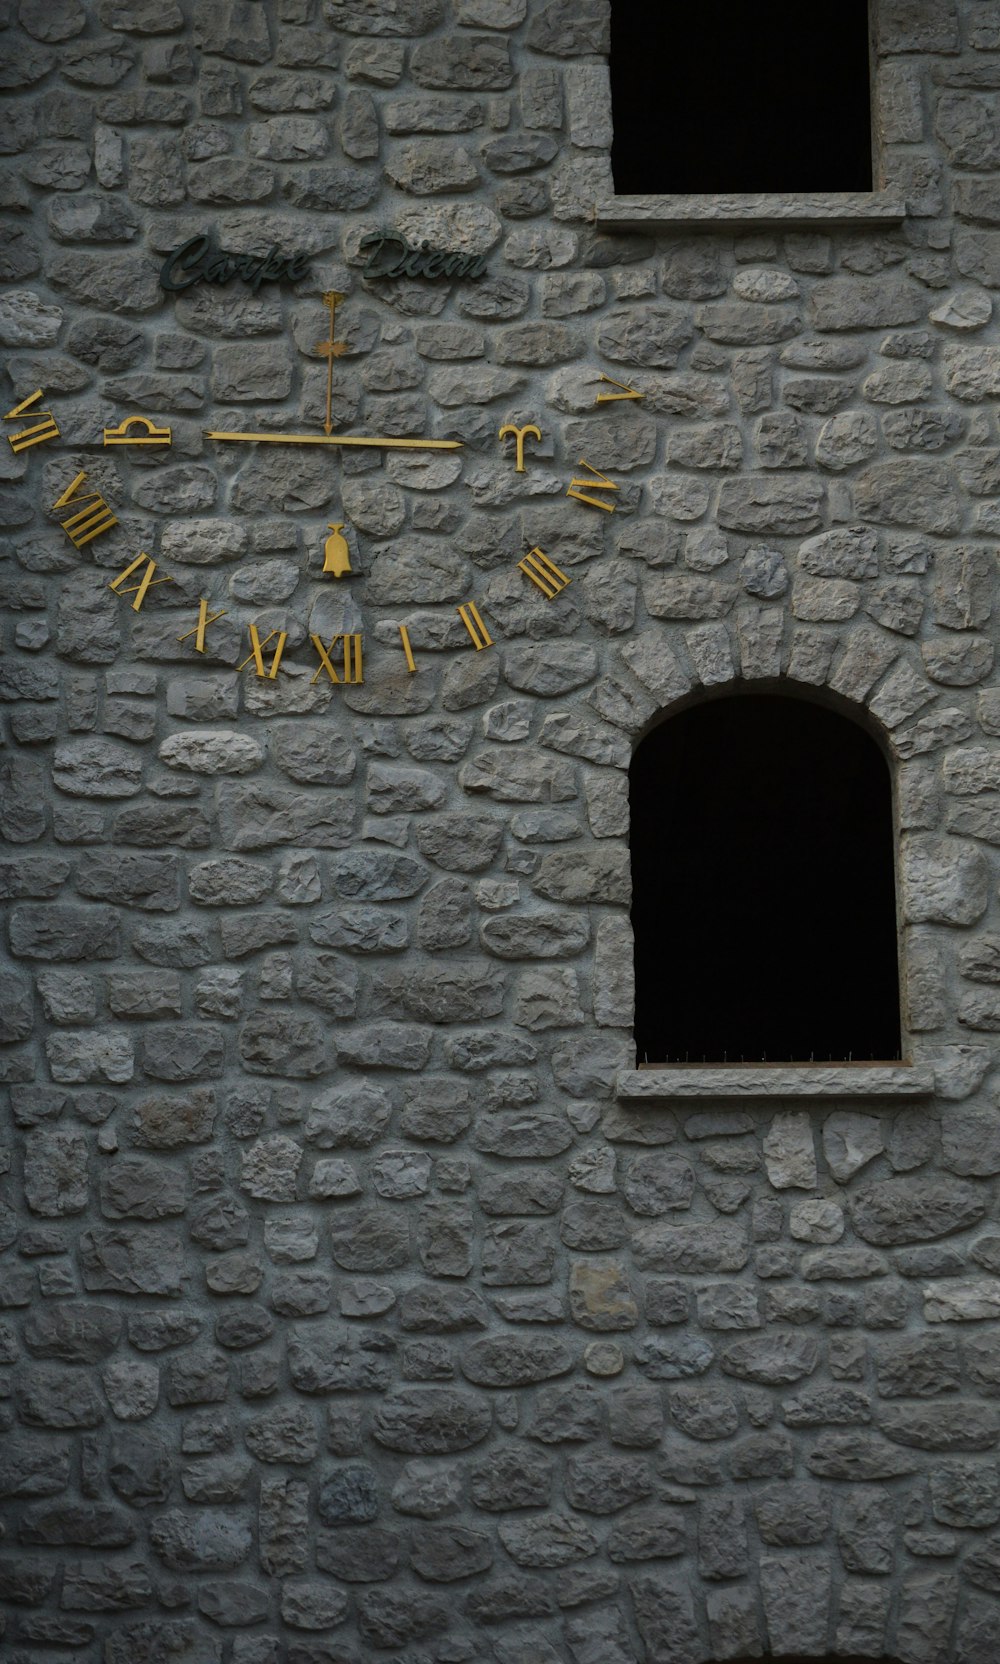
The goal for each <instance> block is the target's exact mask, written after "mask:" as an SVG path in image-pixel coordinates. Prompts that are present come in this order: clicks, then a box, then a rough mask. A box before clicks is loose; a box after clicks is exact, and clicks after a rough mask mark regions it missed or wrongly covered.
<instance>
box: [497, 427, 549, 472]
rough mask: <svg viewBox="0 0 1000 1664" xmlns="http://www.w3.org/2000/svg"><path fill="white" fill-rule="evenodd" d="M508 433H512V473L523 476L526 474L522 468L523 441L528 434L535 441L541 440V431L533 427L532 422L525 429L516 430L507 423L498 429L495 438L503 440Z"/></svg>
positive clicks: (523, 467)
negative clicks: (513, 457)
mask: <svg viewBox="0 0 1000 1664" xmlns="http://www.w3.org/2000/svg"><path fill="white" fill-rule="evenodd" d="M508 433H512V434H513V435H514V444H515V453H514V456H515V460H514V472H515V474H524V473H526V472H527V470H526V469H525V466H524V441H525V440H526V438H527V437H528V434H529V433H530V434H533V435H534V437H535V438H536V439H541V437H542V435H541V431H540V430H539V429H538V428H536V427H535V424H534V422H529V423H528V425H527V427H523V428H516V427H515V426H514V424H513V422H508V423H507V425H506V427H502V428H501V429H500V432H499V433H498V434H497V438H498V439H505V438H506V437H507V435H508Z"/></svg>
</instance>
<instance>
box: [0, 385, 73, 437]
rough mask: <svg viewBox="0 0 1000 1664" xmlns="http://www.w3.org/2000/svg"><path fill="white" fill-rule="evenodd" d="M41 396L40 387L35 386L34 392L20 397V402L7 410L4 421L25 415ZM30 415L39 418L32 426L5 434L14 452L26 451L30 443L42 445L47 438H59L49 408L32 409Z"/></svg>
mask: <svg viewBox="0 0 1000 1664" xmlns="http://www.w3.org/2000/svg"><path fill="white" fill-rule="evenodd" d="M41 396H42V389H41V388H40V387H39V388H36V390H35V392H34V393H31V394H29V396H28V397H27V398H26V399H22V400H21V403H20V404H16V405H15V406H14V408H13V410H8V412H7V414H6V416H5V417H4V421H5V422H14V421H16V420H17V418H18V417H19V416H24V415H26V414H27V412H28V411H29V410H31V407H32V405H33V404H35V403H36V401H37V400H38V399H40V398H41ZM32 416H36V417H38V418H39V420H38V421H37V422H36V423H35V426H34V427H28V428H19V429H18V431H17V433H9V434H8V435H7V440H8V443H9V445H10V448H11V450H12V451H14V452H15V453H16V452H17V451H26V450H27V449H28V447H29V446H30V445H43V444H44V443H45V441H46V440H47V439H58V438H59V429H58V427H57V426H56V420H55V417H54V416H53V414H52V412H51V410H32Z"/></svg>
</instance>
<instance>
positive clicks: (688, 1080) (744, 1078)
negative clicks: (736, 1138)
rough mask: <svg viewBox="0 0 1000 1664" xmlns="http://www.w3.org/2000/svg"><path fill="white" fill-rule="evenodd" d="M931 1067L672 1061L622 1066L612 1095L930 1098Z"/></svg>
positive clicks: (657, 1099) (636, 1098)
mask: <svg viewBox="0 0 1000 1664" xmlns="http://www.w3.org/2000/svg"><path fill="white" fill-rule="evenodd" d="M933 1091H934V1071H933V1069H931V1068H930V1067H929V1066H928V1065H927V1064H912V1063H884V1064H877V1063H876V1064H863V1063H842V1064H836V1063H834V1064H817V1063H801V1064H794V1063H791V1064H777V1063H776V1064H768V1063H763V1064H755V1065H752V1066H749V1067H745V1068H744V1067H741V1066H738V1065H737V1066H736V1067H734V1066H733V1065H732V1064H725V1065H720V1066H718V1067H711V1066H704V1067H701V1066H698V1065H691V1064H686V1063H685V1064H676V1065H674V1066H673V1067H670V1066H665V1067H663V1068H656V1069H623V1070H621V1072H620V1073H619V1076H618V1082H617V1096H618V1098H619V1099H627V1100H629V1101H631V1102H646V1103H662V1102H663V1101H664V1100H665V1099H668V1098H684V1099H692V1098H706V1099H711V1100H713V1101H714V1100H717V1099H719V1098H929V1097H930V1096H931V1095H932V1093H933Z"/></svg>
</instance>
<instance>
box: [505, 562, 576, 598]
mask: <svg viewBox="0 0 1000 1664" xmlns="http://www.w3.org/2000/svg"><path fill="white" fill-rule="evenodd" d="M517 564H518V568H519V569H520V571H522V572H523V573H524V575H525V577H526V578H530V579H531V581H532V583H533V584H535V585H536V586H537V588H538V589H540V590H541V592H542V594H543V595H544V596H545V598H546V600H547V601H551V600H552V597H553V596H554V595H558V594H559V591H560V590H562V589H565V588H566V585H567V584H569V583H572V581H573V580H572V578H567V576H566V574H565V572H560V570H559V568H558V566H557V565H556V563H555V561H554V560H550V559H549V557H548V555H546V554H543V553H542V551H541V549H532V550H531V552H530V554H527V555H525V557H524V559H523V560H519V561H518V563H517Z"/></svg>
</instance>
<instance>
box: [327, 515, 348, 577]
mask: <svg viewBox="0 0 1000 1664" xmlns="http://www.w3.org/2000/svg"><path fill="white" fill-rule="evenodd" d="M346 524H347V522H346V521H345V520H338V521H337V524H336V525H334V524H333V523H332V521H329V520H328V521H327V525H328V526H329V527H330V531H331V532H332V534H333V535H332V537H328V538H327V540H326V543H325V544H324V546H323V571H324V572H332V573H333V576H334V577H335V578H343V577H344V576H345V575H346V574H347V573H348V572H350V570H351V552H350V550H349V549H348V547H347V539H346V537H343V536H342V535H341V530H342V527H344V526H345V525H346Z"/></svg>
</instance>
